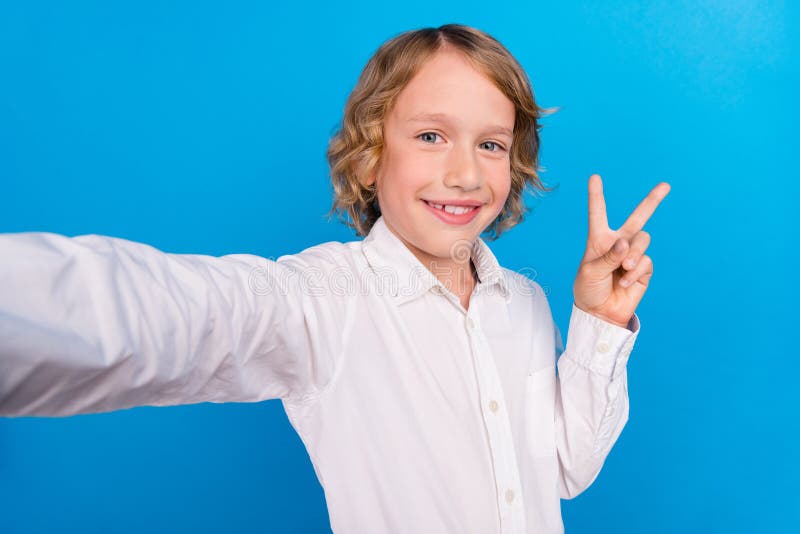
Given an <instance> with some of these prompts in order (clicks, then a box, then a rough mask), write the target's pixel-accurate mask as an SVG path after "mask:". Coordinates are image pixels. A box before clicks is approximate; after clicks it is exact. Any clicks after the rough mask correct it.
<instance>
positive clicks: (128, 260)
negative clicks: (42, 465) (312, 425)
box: [0, 232, 347, 416]
mask: <svg viewBox="0 0 800 534" xmlns="http://www.w3.org/2000/svg"><path fill="white" fill-rule="evenodd" d="M300 265H301V259H300V255H298V256H284V257H282V258H279V259H278V261H271V260H267V259H265V258H261V257H258V256H254V255H249V254H232V255H227V256H222V257H213V256H204V255H194V254H168V253H164V252H161V251H159V250H157V249H155V248H153V247H151V246H148V245H145V244H142V243H136V242H133V241H128V240H125V239H120V238H113V237H107V236H100V235H94V234H92V235H82V236H77V237H73V238H69V237H66V236H63V235H59V234H54V233H46V232H25V233H16V234H0V416H23V415H45V416H64V415H72V414H78V413H90V412H106V411H111V410H117V409H122V408H129V407H133V406H139V405H151V406H166V405H175V404H190V403H197V402H204V401H210V402H248V401H260V400H264V399H270V398H301V397H305V396H313V395H315V394H316V393H317V392H318V390H319V389H320V388H322V387H323V386H324V383H325V381H326V380H327V377H329V376H330V375H331V373H332V369H331V368H332V366H333V362H334V360H335V357H336V356H337V354H336V351H337V347H338V345H337V344H336V343H335V342H332V343H330V344H328V343H325V344H320V343H317V342H316V339H319V338H320V336H326V337H327V336H329V335H330V333H326V332H327V331H328V330H331V329H332V328H334V327H336V325H334V324H333V320H332V318H341V317H345V316H346V315H347V314H346V313H345V310H344V309H336V308H337V306H339V307H341V306H343V302H344V301H339V303H338V304H334V301H332V300H330V299H325V298H320V297H315V296H314V295H313V293H314V292H312V291H304V290H303V287H301V286H302V282H303V281H302V279H301V276H299V275H298V267H299V266H300ZM338 337H340V336H338ZM330 339H336V338H335V337H331V338H330Z"/></svg>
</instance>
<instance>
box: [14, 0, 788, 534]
mask: <svg viewBox="0 0 800 534" xmlns="http://www.w3.org/2000/svg"><path fill="white" fill-rule="evenodd" d="M289 4H290V5H285V4H284V3H266V2H263V3H258V2H248V3H243V2H242V3H235V5H234V4H231V3H228V5H227V7H223V4H221V3H211V2H195V1H192V2H188V1H183V2H169V3H166V2H131V3H129V5H124V4H122V3H118V2H112V3H108V2H69V3H66V2H64V3H61V2H45V3H42V2H16V3H11V2H6V3H3V6H2V7H0V77H1V78H0V81H1V82H2V83H0V180H2V182H1V186H2V188H1V189H0V191H1V193H0V208H2V209H0V231H3V232H15V231H32V230H40V231H52V232H59V233H63V234H67V235H78V234H82V233H100V234H106V235H114V236H119V237H125V238H127V239H132V240H137V241H142V242H146V243H148V244H151V245H153V246H156V247H159V248H161V249H162V250H165V251H168V252H176V253H205V254H215V255H221V254H227V253H240V252H247V253H254V254H260V255H262V256H266V257H270V258H276V257H278V256H279V255H281V254H286V253H292V252H298V251H300V250H302V249H303V248H305V247H307V246H311V245H313V244H316V243H320V242H322V241H327V240H340V241H348V240H352V239H356V237H355V235H354V234H353V233H351V232H350V231H349V230H348V229H347V228H346V227H344V226H343V225H341V224H338V223H336V222H328V221H327V220H326V218H325V213H326V211H327V209H328V208H329V205H330V199H331V188H330V185H329V178H328V174H327V171H328V169H327V163H326V160H325V148H326V144H327V140H328V138H329V136H330V135H331V133H332V132H333V130H334V128H335V127H336V125H337V121H338V120H339V119H340V117H341V111H342V108H343V105H344V102H345V99H346V97H347V95H348V93H349V91H350V90H351V89H352V87H353V85H354V84H355V81H356V79H357V77H358V74H359V72H360V70H361V68H362V67H363V65H364V63H365V62H366V60H367V59H368V58H369V56H370V55H371V54H372V53H373V52H374V50H375V49H376V48H377V47H378V46H379V45H380V43H381V42H383V41H384V40H386V39H388V38H390V37H392V36H394V35H396V34H397V33H400V32H402V31H405V30H409V29H415V28H419V27H423V26H437V25H440V24H444V23H448V22H460V23H464V24H469V25H473V26H476V27H478V28H481V29H483V30H485V31H487V32H489V33H491V34H492V35H494V36H495V37H497V38H498V39H500V40H501V41H502V42H503V43H504V44H505V45H506V46H507V47H508V48H509V49H510V50H511V52H512V53H513V54H515V56H516V57H517V58H518V59H519V60H520V62H521V63H522V64H523V66H524V67H525V68H526V70H527V71H528V74H529V76H530V78H531V80H532V82H533V85H534V89H535V92H536V96H537V99H538V101H539V103H540V104H541V105H543V106H560V107H561V111H560V112H558V113H556V114H554V115H552V116H550V117H547V118H546V119H545V120H544V121H543V122H544V125H545V126H544V129H543V130H542V142H543V145H542V152H541V156H542V164H543V165H544V166H545V167H546V172H543V173H542V177H543V179H544V180H545V181H546V182H547V183H548V184H550V185H556V184H558V189H557V190H556V192H554V193H552V194H550V195H548V196H547V197H545V198H543V199H534V198H529V205H531V206H533V208H534V209H533V212H532V214H531V215H530V216H529V218H528V219H527V220H526V222H525V223H524V224H523V225H521V226H519V227H517V228H515V229H514V230H512V231H511V232H509V233H507V234H506V235H504V236H503V237H501V238H500V240H498V241H497V242H495V243H490V246H492V248H493V250H494V251H495V253H496V254H497V256H498V258H499V259H500V261H501V264H503V265H505V266H507V267H509V268H512V269H522V268H526V269H530V268H534V269H535V270H536V275H535V276H536V278H537V280H538V281H539V283H541V284H542V285H543V286H545V287H546V288H547V289H548V291H549V298H550V302H551V306H552V308H553V312H554V314H555V316H556V320H557V321H558V323H559V325H560V326H561V328H562V330H565V329H566V326H567V323H568V319H569V316H568V313H569V310H570V306H571V298H572V296H571V291H572V280H573V276H574V273H575V270H576V268H577V264H578V261H579V260H580V257H581V254H582V251H583V246H584V243H585V233H586V183H587V179H588V177H589V175H590V174H592V173H594V172H597V173H599V174H600V175H601V176H602V177H603V179H604V184H605V190H606V202H607V205H608V211H609V222H610V223H611V225H612V226H613V227H616V226H619V225H620V224H622V222H623V221H624V219H625V217H626V216H627V214H628V213H629V212H630V211H631V210H633V208H634V207H635V206H636V204H637V203H638V202H639V200H640V199H641V198H642V197H644V195H645V194H646V193H647V192H648V191H649V190H650V188H651V187H652V186H653V185H655V184H656V183H658V182H659V181H662V180H663V181H668V182H669V183H670V184H671V185H672V192H671V193H670V195H669V196H668V197H667V198H666V199H665V200H664V202H662V204H661V206H660V207H659V209H658V211H657V212H656V213H655V215H654V216H653V217H652V218H651V220H650V221H649V222H648V224H647V226H646V229H647V230H648V231H649V232H650V233H651V235H652V237H653V240H652V244H651V246H650V248H649V250H648V253H649V254H650V255H651V256H652V258H653V260H654V264H655V270H654V276H653V279H652V282H651V286H650V289H649V291H648V293H647V295H646V296H645V298H644V300H643V301H642V303H641V304H640V306H639V309H638V310H637V312H638V314H639V316H640V318H641V320H642V330H641V334H640V337H639V339H638V342H637V347H636V350H635V351H634V353H633V355H632V357H631V360H630V363H629V368H628V372H629V380H630V385H629V388H630V389H629V394H630V399H631V411H630V420H629V423H628V425H627V427H626V428H625V430H624V431H623V433H622V435H621V437H620V439H619V441H618V443H617V445H616V446H615V448H614V449H613V450H612V452H611V454H610V456H609V457H608V460H607V462H606V464H605V467H604V468H603V472H602V473H601V475H600V476H599V478H598V479H597V480H596V481H595V483H594V484H593V485H592V486H591V487H590V488H589V489H588V490H587V491H586V492H585V493H584V494H582V495H581V496H579V497H578V498H577V499H575V500H573V501H564V502H563V513H564V521H565V525H566V528H567V531H568V532H609V533H612V532H613V533H641V532H648V533H660V532H703V533H705V532H725V533H731V532H736V533H738V532H741V533H751V532H771V531H773V532H779V531H780V532H786V531H797V530H795V529H797V528H798V524H800V492H798V490H797V484H796V481H797V479H798V475H800V469H799V468H798V463H799V462H798V455H797V450H798V448H797V444H796V443H795V439H796V438H797V436H798V435H799V434H800V425H798V415H797V408H798V399H797V389H798V388H797V387H796V381H797V377H798V371H800V366H798V363H797V356H798V351H797V349H796V342H794V343H793V344H792V345H791V346H790V339H791V338H790V336H792V334H793V332H794V333H795V334H796V330H793V329H794V328H796V325H795V320H796V319H797V306H796V304H795V303H796V301H797V298H798V291H797V283H796V268H797V264H798V254H797V245H798V239H797V238H798V224H797V223H796V222H794V223H792V222H791V221H792V220H794V218H793V217H790V209H792V208H795V205H796V204H797V198H798V193H800V187H799V186H798V172H797V170H796V169H797V168H796V167H793V166H792V164H791V163H790V151H791V149H792V147H794V149H795V151H796V150H797V148H798V142H797V141H798V136H797V134H796V131H795V130H794V128H795V127H796V124H797V122H798V118H800V117H799V116H798V104H797V94H798V89H800V84H798V81H800V76H799V73H798V64H799V62H798V60H797V57H798V53H800V49H798V42H797V41H798V37H797V36H798V34H800V32H798V21H799V20H800V17H799V16H798V11H797V4H794V5H791V4H792V3H789V2H787V3H785V4H784V3H783V2H744V1H724V2H723V1H720V2H690V1H681V2H674V1H673V2H660V3H656V2H644V3H636V4H634V3H631V2H560V3H559V6H556V5H555V3H548V4H544V3H539V2H520V3H518V4H508V3H487V2H464V1H458V2H448V1H440V2H424V3H423V2H419V3H417V2H403V3H383V2H378V3H376V2H368V3H363V4H361V5H360V6H357V5H356V4H355V3H347V5H348V7H347V8H346V9H345V10H344V11H343V10H342V9H343V7H342V6H343V5H344V4H342V3H333V4H332V5H324V4H322V3H320V4H319V5H316V4H305V3H299V2H290V3H289ZM792 212H793V213H795V215H796V208H795V209H794V210H793V211H792ZM792 354H794V356H792ZM327 528H328V517H327V510H326V507H325V501H324V495H323V492H322V488H321V487H320V485H319V483H318V482H317V480H316V477H315V476H314V472H313V469H312V466H311V463H310V461H309V460H308V456H307V455H306V453H305V450H304V449H303V446H302V443H301V442H300V440H299V438H298V437H297V436H296V435H295V434H294V431H293V430H292V428H291V426H290V425H289V422H288V420H287V419H286V416H285V414H284V413H283V409H282V406H281V404H280V402H279V401H267V402H263V403H259V404H227V405H214V404H200V405H193V406H178V407H172V408H148V407H141V408H135V409H131V410H125V411H120V412H115V413H109V414H96V415H84V416H76V417H71V418H61V419H59V418H18V419H0V532H3V533H33V532H36V533H40V532H54V531H55V532H71V531H75V532H79V531H80V532H111V531H113V532H120V533H122V532H131V533H133V532H190V531H227V532H291V533H295V532H323V531H325V530H326V529H327Z"/></svg>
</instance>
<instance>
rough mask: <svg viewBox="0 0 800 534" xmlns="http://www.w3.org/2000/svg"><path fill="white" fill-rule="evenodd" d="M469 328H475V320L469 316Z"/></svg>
mask: <svg viewBox="0 0 800 534" xmlns="http://www.w3.org/2000/svg"><path fill="white" fill-rule="evenodd" d="M467 328H469V329H470V330H472V329H473V328H475V321H473V320H472V317H467Z"/></svg>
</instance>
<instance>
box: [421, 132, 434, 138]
mask: <svg viewBox="0 0 800 534" xmlns="http://www.w3.org/2000/svg"><path fill="white" fill-rule="evenodd" d="M423 135H436V136H438V135H439V134H437V133H435V132H425V133H421V134H419V135H418V136H417V138H420V137H422V136H423Z"/></svg>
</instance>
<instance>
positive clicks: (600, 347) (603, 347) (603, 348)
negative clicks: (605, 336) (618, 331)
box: [597, 341, 611, 354]
mask: <svg viewBox="0 0 800 534" xmlns="http://www.w3.org/2000/svg"><path fill="white" fill-rule="evenodd" d="M609 350H611V346H610V345H609V344H608V343H607V342H605V341H601V342H600V343H598V344H597V352H599V353H600V354H605V353H606V352H608V351H609Z"/></svg>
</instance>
